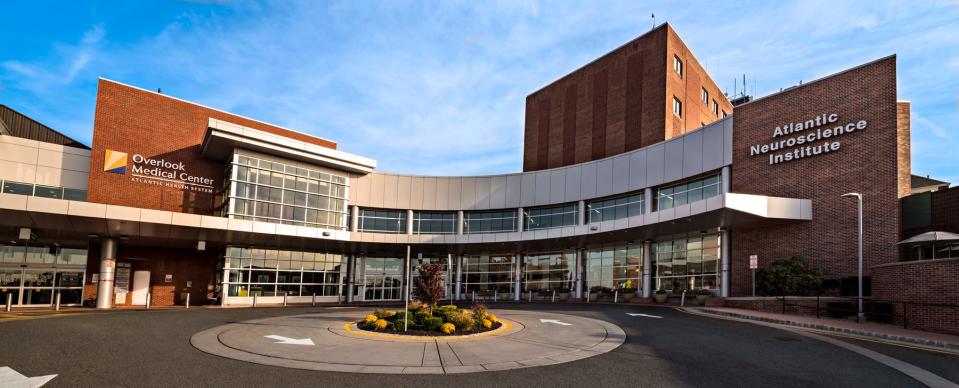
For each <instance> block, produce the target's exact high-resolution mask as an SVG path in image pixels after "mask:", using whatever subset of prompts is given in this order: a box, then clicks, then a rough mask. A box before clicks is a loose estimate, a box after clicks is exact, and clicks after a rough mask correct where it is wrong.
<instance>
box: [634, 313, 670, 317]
mask: <svg viewBox="0 0 959 388" xmlns="http://www.w3.org/2000/svg"><path fill="white" fill-rule="evenodd" d="M626 315H629V316H631V317H646V318H662V317H661V316H659V315H649V314H637V313H626Z"/></svg>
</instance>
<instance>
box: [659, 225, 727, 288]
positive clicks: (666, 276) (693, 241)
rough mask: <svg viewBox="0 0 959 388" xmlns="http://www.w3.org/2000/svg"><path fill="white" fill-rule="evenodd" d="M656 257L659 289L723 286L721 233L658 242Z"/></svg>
mask: <svg viewBox="0 0 959 388" xmlns="http://www.w3.org/2000/svg"><path fill="white" fill-rule="evenodd" d="M652 258H653V263H652V264H653V270H654V273H653V276H654V278H655V281H656V289H661V290H671V291H674V292H676V291H682V290H696V289H703V288H705V289H716V288H719V275H720V272H719V265H720V260H719V258H720V246H719V234H707V235H696V236H687V237H685V238H677V239H674V240H669V241H660V242H656V243H654V244H653V256H652Z"/></svg>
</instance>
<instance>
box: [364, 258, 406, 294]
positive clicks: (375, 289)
mask: <svg viewBox="0 0 959 388" xmlns="http://www.w3.org/2000/svg"><path fill="white" fill-rule="evenodd" d="M363 262H364V263H365V265H364V268H363V271H364V275H365V276H364V277H363V280H362V282H360V281H359V280H358V281H357V284H360V285H362V286H363V289H364V291H363V298H364V300H396V299H400V297H401V296H402V295H403V294H402V291H403V289H402V287H401V285H402V282H403V264H404V263H405V262H406V261H405V259H403V258H399V257H366V258H363Z"/></svg>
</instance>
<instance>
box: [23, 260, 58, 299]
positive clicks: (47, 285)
mask: <svg viewBox="0 0 959 388" xmlns="http://www.w3.org/2000/svg"><path fill="white" fill-rule="evenodd" d="M53 273H54V272H53V270H52V269H49V270H35V269H25V270H24V271H23V288H22V291H21V299H20V305H21V306H29V305H51V304H53Z"/></svg>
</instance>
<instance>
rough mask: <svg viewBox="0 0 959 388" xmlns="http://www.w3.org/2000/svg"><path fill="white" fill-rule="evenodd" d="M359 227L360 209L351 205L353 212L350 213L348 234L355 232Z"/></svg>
mask: <svg viewBox="0 0 959 388" xmlns="http://www.w3.org/2000/svg"><path fill="white" fill-rule="evenodd" d="M359 227H360V207H359V206H356V205H353V211H351V212H350V232H355V231H357V230H358V229H359Z"/></svg>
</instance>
